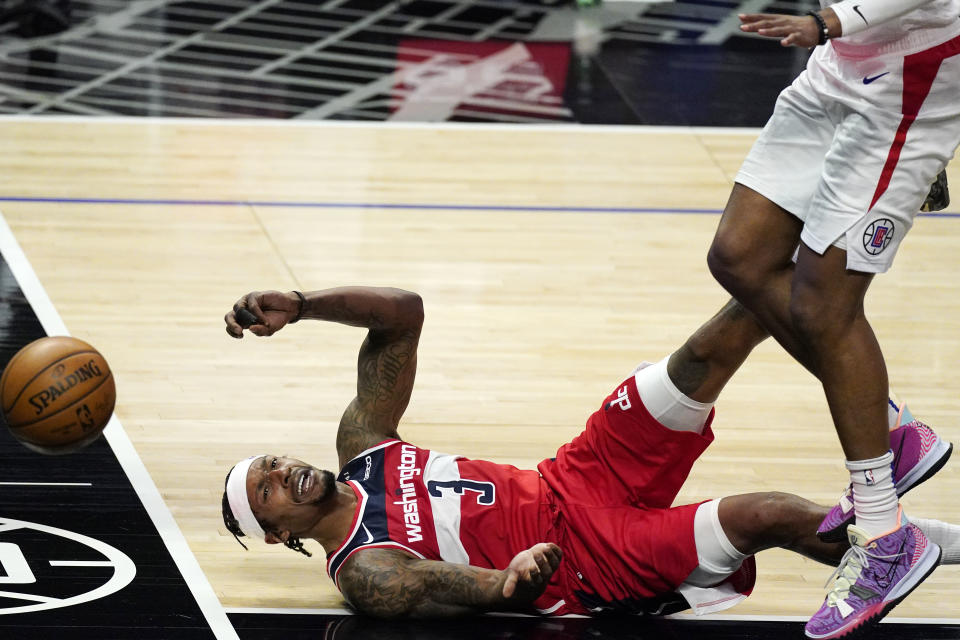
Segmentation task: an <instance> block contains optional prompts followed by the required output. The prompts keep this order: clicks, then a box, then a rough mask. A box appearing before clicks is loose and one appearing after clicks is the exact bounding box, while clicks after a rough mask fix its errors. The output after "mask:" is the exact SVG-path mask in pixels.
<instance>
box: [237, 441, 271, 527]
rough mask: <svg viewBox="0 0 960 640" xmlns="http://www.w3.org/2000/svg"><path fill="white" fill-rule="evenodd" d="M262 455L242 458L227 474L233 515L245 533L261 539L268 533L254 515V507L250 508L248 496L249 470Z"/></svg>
mask: <svg viewBox="0 0 960 640" xmlns="http://www.w3.org/2000/svg"><path fill="white" fill-rule="evenodd" d="M262 457H263V456H250V457H249V458H247V459H246V460H241V461H240V462H238V463H237V466H235V467H234V468H233V469H232V470H231V471H230V475H229V476H227V501H228V502H229V503H230V511H232V512H233V517H234V518H236V519H237V523H239V525H240V530H241V531H243V533H244V535H247V536H250V537H251V538H260V539H261V540H263V538H264V536H266V535H267V533H266V532H265V531H264V530H263V528H262V527H261V526H260V523H259V522H257V517H256V516H255V515H253V509H251V508H250V499H249V498H248V497H247V471H248V470H249V469H250V465H252V464H253V462H254V460H257V459H258V458H262Z"/></svg>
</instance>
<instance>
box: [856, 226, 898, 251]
mask: <svg viewBox="0 0 960 640" xmlns="http://www.w3.org/2000/svg"><path fill="white" fill-rule="evenodd" d="M894 231H895V228H894V226H893V220H890V219H889V218H880V219H879V220H874V221H873V222H871V223H870V224H869V225H867V229H866V230H865V231H864V232H863V248H864V249H866V250H867V253H869V254H870V255H872V256H875V255H877V254H878V253H880V252H881V251H883V250H884V249H886V248H887V245H889V244H890V241H891V240H893V234H894Z"/></svg>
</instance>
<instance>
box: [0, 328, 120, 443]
mask: <svg viewBox="0 0 960 640" xmlns="http://www.w3.org/2000/svg"><path fill="white" fill-rule="evenodd" d="M116 400H117V389H116V385H115V383H114V380H113V374H112V373H111V372H110V367H109V365H107V361H106V360H105V359H104V358H103V356H102V355H100V353H99V352H98V351H97V350H96V349H94V348H93V347H91V346H90V345H89V344H87V343H86V342H84V341H83V340H78V339H76V338H71V337H68V336H53V337H46V338H40V339H39V340H34V341H33V342H31V343H30V344H28V345H27V346H25V347H23V348H22V349H20V351H18V352H17V353H16V355H14V356H13V358H11V359H10V362H9V363H8V364H7V366H6V368H4V370H3V375H2V376H0V406H2V408H3V415H4V418H5V419H6V422H7V427H8V428H9V429H10V432H11V433H12V434H13V436H14V437H15V438H16V439H17V440H19V441H20V442H22V443H23V444H24V445H26V446H27V447H28V448H30V449H33V450H34V451H39V452H40V453H49V454H58V453H69V452H71V451H76V450H77V449H80V448H82V447H85V446H87V445H88V444H90V443H91V442H93V441H94V440H96V439H97V438H98V437H99V436H100V432H101V431H103V428H104V427H106V426H107V422H109V420H110V416H111V415H113V408H114V405H115V404H116Z"/></svg>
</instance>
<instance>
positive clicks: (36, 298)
mask: <svg viewBox="0 0 960 640" xmlns="http://www.w3.org/2000/svg"><path fill="white" fill-rule="evenodd" d="M0 252H2V253H3V256H4V258H6V261H7V264H8V265H9V266H10V271H11V272H12V273H13V275H14V277H15V278H16V279H17V282H18V283H19V284H20V289H21V290H22V291H23V294H24V296H26V298H27V301H28V302H29V303H30V306H31V307H33V310H34V312H35V313H36V314H37V318H38V319H39V320H40V324H42V325H43V328H44V330H45V331H46V332H47V335H51V336H53V335H61V336H67V335H70V333H69V332H68V331H67V327H66V325H64V324H63V319H61V318H60V314H58V313H57V310H56V308H54V306H53V302H51V301H50V298H49V297H48V296H47V292H46V291H45V290H44V288H43V285H41V284H40V280H39V279H38V278H37V274H36V273H34V271H33V267H31V266H30V262H29V261H28V260H27V257H26V255H24V253H23V250H22V249H21V248H20V245H19V244H18V243H17V240H16V238H14V236H13V231H11V229H10V226H9V225H8V224H7V221H6V219H5V218H4V217H3V214H2V213H0ZM103 434H104V436H105V437H106V439H107V442H108V443H109V444H110V448H111V449H113V453H114V455H116V456H117V460H118V461H119V462H120V466H121V467H123V471H124V473H126V474H127V479H128V480H129V481H130V484H131V485H133V489H134V491H136V492H137V495H138V496H139V497H140V501H141V502H142V503H143V506H144V507H145V508H146V510H147V513H148V514H149V515H150V519H151V520H152V521H153V524H154V526H155V527H156V528H157V531H158V532H159V533H160V537H161V539H162V540H163V543H164V544H165V545H166V546H167V550H168V551H169V552H170V556H171V557H172V558H173V561H174V563H176V565H177V568H178V569H179V570H180V573H181V575H183V578H184V580H185V581H186V583H187V587H188V588H189V589H190V592H191V593H192V594H193V597H194V599H195V600H196V601H197V604H198V605H199V606H200V611H201V612H203V615H204V617H205V618H206V620H207V624H209V625H210V629H211V630H212V631H213V634H214V636H215V637H216V638H217V639H218V640H239V636H237V632H236V630H235V629H234V628H233V625H232V624H230V620H229V618H227V614H226V612H225V611H224V609H223V605H221V604H220V601H219V600H218V599H217V596H216V594H214V592H213V588H212V587H211V586H210V583H209V582H208V581H207V577H206V576H205V575H204V574H203V571H201V570H200V565H199V564H198V563H197V559H196V558H195V557H194V556H193V553H192V552H191V551H190V547H189V546H188V545H187V541H186V539H185V538H184V537H183V532H182V531H180V528H179V527H178V526H177V523H176V521H175V520H174V519H173V514H171V513H170V509H169V508H168V507H167V505H166V503H164V501H163V498H162V497H161V496H160V492H159V491H158V490H157V486H156V485H155V484H154V483H153V478H151V477H150V474H149V473H148V472H147V468H146V467H144V466H143V461H142V460H140V456H138V455H137V451H136V449H134V448H133V444H132V443H131V442H130V439H129V438H128V437H127V434H126V432H125V431H124V430H123V426H122V425H121V424H120V420H118V419H117V416H116V414H114V416H113V417H112V418H110V422H109V424H108V425H107V428H106V429H104V431H103Z"/></svg>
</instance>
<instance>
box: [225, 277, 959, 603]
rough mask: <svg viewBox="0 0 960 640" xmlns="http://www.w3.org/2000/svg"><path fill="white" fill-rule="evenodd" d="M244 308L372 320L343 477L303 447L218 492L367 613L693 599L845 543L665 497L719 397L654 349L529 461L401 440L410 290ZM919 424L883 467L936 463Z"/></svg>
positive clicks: (255, 327)
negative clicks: (789, 555)
mask: <svg viewBox="0 0 960 640" xmlns="http://www.w3.org/2000/svg"><path fill="white" fill-rule="evenodd" d="M248 312H249V313H252V314H253V316H254V317H255V319H254V318H253V317H251V316H249V315H248ZM244 316H246V318H244ZM238 317H239V318H240V320H241V321H243V320H246V321H245V322H243V325H250V322H252V325H251V326H249V327H248V330H249V331H250V332H252V333H253V334H255V335H258V336H269V335H272V334H273V333H275V332H276V331H278V330H280V329H282V328H283V327H284V326H286V325H288V324H292V323H294V322H296V321H298V320H300V319H302V318H309V319H316V320H327V321H332V322H339V323H342V324H347V325H351V326H358V327H365V328H366V329H367V330H368V333H367V336H366V339H365V340H364V342H363V344H362V346H361V348H360V354H359V362H358V380H357V396H356V398H354V399H353V401H352V402H350V404H349V405H348V406H347V409H346V411H345V412H344V414H343V417H342V419H341V421H340V427H339V431H338V433H337V443H336V445H337V453H338V455H339V458H340V465H341V469H340V473H339V475H338V476H337V478H336V479H335V478H334V476H333V474H332V473H331V472H329V471H322V470H320V469H317V468H315V467H312V466H310V465H309V464H307V463H305V462H301V461H299V460H295V459H291V458H285V457H278V456H274V455H260V456H254V457H251V458H248V459H246V460H244V461H242V462H240V463H238V464H237V465H236V466H234V467H233V469H232V470H231V471H230V473H229V474H228V475H227V479H226V490H225V492H224V496H223V519H224V523H225V524H226V526H227V529H228V530H229V531H231V532H232V533H233V534H234V535H236V536H238V537H239V536H250V537H252V538H260V539H262V540H264V541H265V542H267V543H270V544H276V543H284V544H286V545H287V546H288V547H291V548H293V549H295V550H298V551H303V552H304V553H306V552H305V551H304V550H303V547H302V543H301V542H300V540H301V539H303V538H312V539H314V540H316V541H317V542H319V543H320V544H321V545H322V546H323V548H324V550H325V552H326V554H327V571H328V573H329V574H330V577H331V578H332V579H333V580H334V582H335V583H336V585H337V587H338V588H339V589H340V591H341V592H342V593H343V595H344V597H345V599H346V601H347V602H348V603H349V604H350V605H351V606H353V607H354V608H356V609H357V610H359V611H361V612H364V613H367V614H372V615H375V616H381V617H396V616H446V615H454V614H462V613H469V612H481V611H492V610H495V611H504V610H515V611H517V610H518V611H526V612H529V613H536V612H539V613H541V614H552V615H561V614H569V613H577V614H594V613H599V612H603V611H609V610H619V611H629V612H638V613H639V612H649V613H670V612H674V611H678V610H682V609H686V608H693V610H694V611H695V612H697V613H701V614H702V613H709V612H714V611H719V610H722V609H725V608H727V607H730V606H733V605H734V604H736V603H737V602H739V601H740V600H741V599H743V598H744V597H746V595H748V594H749V593H750V591H751V589H752V587H753V584H754V579H755V564H754V560H753V555H754V554H755V553H757V552H758V551H762V550H764V549H768V548H771V547H783V548H785V549H790V550H792V551H795V552H797V553H800V554H803V555H805V556H808V557H810V558H813V559H815V560H818V561H822V562H825V563H828V564H833V565H836V564H838V563H839V562H840V561H841V558H842V556H844V554H845V553H846V552H848V548H849V545H848V544H847V543H846V542H843V543H824V542H821V541H820V540H819V539H818V538H817V537H816V535H815V532H816V531H817V526H818V525H819V524H820V522H821V521H822V520H823V518H824V516H825V515H826V514H827V511H828V510H827V509H826V508H824V507H820V506H817V505H815V504H813V503H811V502H808V501H806V500H804V499H802V498H800V497H797V496H794V495H789V494H785V493H751V494H744V495H735V496H729V497H726V498H722V499H720V500H710V501H707V502H703V503H701V504H688V505H683V506H676V507H671V504H672V502H673V500H674V498H675V497H676V495H677V492H678V491H679V489H680V487H681V485H682V484H683V482H684V480H685V479H686V477H687V474H688V473H689V471H690V468H691V466H692V465H693V463H694V462H695V461H696V460H697V458H698V457H699V456H700V454H701V453H702V452H703V451H704V450H705V449H706V447H707V445H709V444H710V442H711V441H712V440H713V433H712V431H711V429H710V424H711V422H712V418H713V408H712V406H711V405H707V404H701V403H696V402H693V401H691V400H690V399H689V398H687V397H686V396H684V395H683V394H682V393H680V391H679V390H678V389H677V388H676V386H675V384H674V381H673V380H672V379H671V377H670V376H669V375H667V371H666V362H667V361H666V360H664V361H662V362H661V363H659V364H656V365H648V366H643V365H642V366H641V367H640V368H638V370H637V371H636V372H634V373H633V374H631V375H630V377H628V378H627V379H626V380H625V381H623V382H622V383H620V384H619V385H617V387H616V388H615V389H614V391H613V393H611V394H610V396H608V397H607V398H606V399H605V400H604V401H603V404H602V405H601V407H600V409H599V410H598V411H597V412H596V413H594V414H593V415H592V416H590V418H589V420H588V421H587V425H586V430H585V431H584V432H583V433H582V434H581V435H580V436H578V437H577V438H575V439H574V440H573V441H572V442H570V443H569V444H565V445H563V446H562V447H560V449H559V450H558V451H557V453H556V457H554V458H549V459H546V460H544V461H543V462H541V463H540V464H539V465H538V467H537V469H536V470H521V469H517V468H515V467H512V466H508V465H502V464H494V463H492V462H486V461H482V460H468V459H466V458H462V457H457V456H450V455H446V454H441V453H437V452H435V451H428V450H426V449H421V448H419V447H416V446H414V445H413V444H409V443H407V442H404V441H403V440H401V438H400V434H399V433H398V431H397V426H398V423H399V421H400V417H401V415H402V414H403V412H404V409H405V408H406V406H407V402H408V401H409V399H410V393H411V391H412V390H413V381H414V374H415V371H416V365H417V343H418V340H419V337H420V329H421V325H422V323H423V305H422V302H421V299H420V297H419V296H418V295H416V294H414V293H409V292H406V291H401V290H397V289H384V288H368V287H344V288H337V289H328V290H324V291H315V292H310V293H307V294H301V293H299V292H290V293H280V292H276V291H266V292H254V293H250V294H248V295H246V296H244V297H243V298H241V299H240V300H239V301H238V302H237V303H236V305H235V306H234V308H233V309H232V310H231V311H230V312H229V313H227V314H226V316H225V322H226V329H227V333H229V334H230V335H231V336H233V337H235V338H240V337H242V336H243V330H244V326H242V325H241V323H240V322H238ZM688 352H689V350H686V351H685V350H684V349H680V350H679V351H677V352H676V353H674V354H673V355H672V356H671V358H672V360H673V362H672V363H671V372H679V375H683V376H687V377H688V378H696V377H697V376H699V377H700V378H702V380H703V384H717V383H718V381H719V384H721V386H722V383H723V382H725V381H726V380H727V379H729V377H730V376H731V375H732V374H733V371H731V370H725V369H723V368H722V367H721V366H720V365H717V366H713V363H710V366H708V367H706V368H704V367H703V366H702V365H703V363H702V362H701V363H698V364H693V363H692V362H691V363H687V362H684V361H683V360H684V358H685V357H686V356H684V353H688ZM674 379H679V378H678V377H677V376H676V375H675V376H674ZM928 434H932V431H929V430H928V429H927V428H926V426H925V425H923V424H922V423H920V422H918V421H915V420H912V419H907V420H905V421H904V424H901V425H900V426H899V427H898V428H897V429H896V430H894V431H893V432H892V434H891V438H892V439H893V440H894V443H895V444H894V450H895V451H897V452H898V454H899V458H898V460H897V461H896V462H895V464H898V465H901V466H904V465H906V466H910V467H920V466H923V465H929V464H930V460H927V459H926V458H927V457H929V456H928V455H927V453H925V452H926V451H927V449H921V446H920V439H921V438H924V437H927V438H928V439H929V436H928ZM932 437H934V438H935V437H936V436H932ZM901 443H902V445H903V446H898V445H899V444H901ZM934 449H935V450H938V451H939V450H940V448H937V447H934ZM901 475H902V474H901ZM914 523H915V524H916V525H917V526H918V527H919V528H920V529H922V530H923V532H925V533H926V534H927V536H929V538H931V539H932V541H928V540H927V537H924V535H923V533H920V534H919V536H918V540H920V541H921V543H922V544H930V545H933V544H934V542H940V543H941V545H943V547H944V551H945V554H944V559H945V560H944V561H946V562H952V563H955V562H958V559H960V527H958V526H954V525H948V524H945V523H942V522H939V521H934V520H926V521H922V520H914ZM908 526H914V525H908ZM855 529H856V528H855V527H851V531H853V530H855ZM238 539H239V538H238ZM859 550H860V549H855V550H853V551H850V552H849V553H850V554H853V553H854V551H859ZM935 550H936V551H937V555H938V556H939V555H940V551H939V549H935ZM905 552H907V553H912V552H913V549H907V550H905ZM871 562H875V560H874V559H873V558H872V557H870V549H869V547H868V548H867V549H866V550H865V554H860V556H858V557H857V558H853V559H852V560H851V562H849V563H845V566H847V567H848V568H847V569H846V570H845V571H844V573H843V574H842V575H840V576H839V577H838V578H837V585H835V586H834V591H833V593H832V594H831V597H835V598H836V602H838V603H839V606H842V605H843V604H844V603H843V602H842V601H843V599H844V598H846V597H847V596H848V593H847V591H849V588H850V586H851V585H852V584H853V582H854V581H855V580H856V578H855V577H852V576H851V575H848V573H849V572H850V571H854V569H850V568H849V567H867V566H868V565H869V564H870V563H871ZM838 585H839V586H838ZM844 585H845V586H844ZM858 597H866V596H865V594H862V593H860V594H859V596H858Z"/></svg>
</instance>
